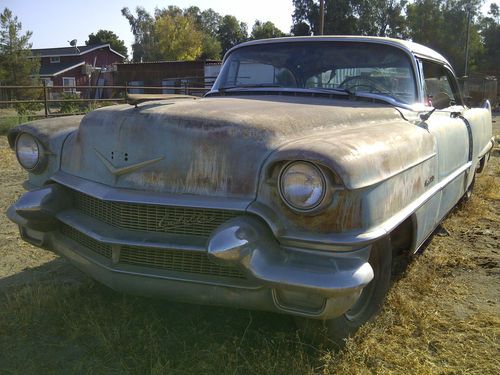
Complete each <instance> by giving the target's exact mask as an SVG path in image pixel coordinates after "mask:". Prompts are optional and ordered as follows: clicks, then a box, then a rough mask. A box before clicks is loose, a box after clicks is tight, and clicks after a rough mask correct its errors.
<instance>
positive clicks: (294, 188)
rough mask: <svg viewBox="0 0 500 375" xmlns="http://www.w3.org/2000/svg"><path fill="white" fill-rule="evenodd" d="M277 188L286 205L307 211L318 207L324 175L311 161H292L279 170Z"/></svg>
mask: <svg viewBox="0 0 500 375" xmlns="http://www.w3.org/2000/svg"><path fill="white" fill-rule="evenodd" d="M279 190H280V194H281V198H282V199H283V200H284V201H285V203H286V204H287V205H288V206H290V207H291V208H293V209H295V210H298V211H309V210H312V209H314V208H316V207H318V206H319V204H320V203H321V202H322V200H323V198H324V197H325V192H326V180H325V176H324V175H323V172H322V171H321V170H320V169H319V168H318V167H317V166H316V165H314V164H312V163H309V162H305V161H297V162H292V163H290V164H288V165H286V166H285V167H284V168H283V170H282V172H281V175H280V181H279Z"/></svg>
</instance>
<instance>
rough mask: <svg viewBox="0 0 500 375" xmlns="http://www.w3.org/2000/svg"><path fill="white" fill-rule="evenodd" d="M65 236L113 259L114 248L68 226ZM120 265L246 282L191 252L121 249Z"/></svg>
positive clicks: (63, 230)
mask: <svg viewBox="0 0 500 375" xmlns="http://www.w3.org/2000/svg"><path fill="white" fill-rule="evenodd" d="M61 233H62V234H63V235H65V236H66V237H68V238H70V239H72V240H73V241H75V242H77V243H79V244H80V245H82V246H84V247H86V248H87V249H89V250H91V251H92V252H94V253H96V254H99V255H101V256H103V257H105V258H107V259H112V249H111V245H108V244H105V243H102V242H99V241H97V240H95V239H93V238H91V237H89V236H87V235H86V234H83V233H82V232H80V231H78V230H76V229H74V228H73V227H71V226H69V225H66V224H62V227H61ZM119 263H122V264H130V265H136V266H141V267H147V268H155V269H161V270H166V271H175V272H180V273H186V274H196V275H209V276H217V277H228V278H233V279H245V276H244V275H243V274H242V272H241V271H240V270H239V269H238V268H236V267H230V266H221V265H218V264H216V263H214V262H212V261H211V260H210V259H209V258H208V256H207V254H206V253H203V252H195V251H189V250H177V249H168V248H165V249H157V248H150V247H142V246H120V255H119Z"/></svg>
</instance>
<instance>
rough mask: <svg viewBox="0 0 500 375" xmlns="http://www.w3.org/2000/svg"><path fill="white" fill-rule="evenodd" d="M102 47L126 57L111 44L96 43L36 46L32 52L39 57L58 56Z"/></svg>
mask: <svg viewBox="0 0 500 375" xmlns="http://www.w3.org/2000/svg"><path fill="white" fill-rule="evenodd" d="M100 48H109V50H110V51H111V52H113V53H115V54H117V55H118V56H120V57H123V58H125V56H123V55H122V54H121V53H118V52H116V51H115V50H114V49H112V48H111V46H110V45H109V44H96V45H90V46H77V47H57V48H36V49H32V50H31V53H32V54H33V55H37V56H39V57H57V56H81V55H84V54H86V53H89V52H91V51H95V50H97V49H100Z"/></svg>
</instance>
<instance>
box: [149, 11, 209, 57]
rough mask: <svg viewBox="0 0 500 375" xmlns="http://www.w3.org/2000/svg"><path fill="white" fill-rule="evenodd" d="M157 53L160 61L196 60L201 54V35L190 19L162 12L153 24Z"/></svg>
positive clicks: (178, 14) (174, 13) (182, 15)
mask: <svg viewBox="0 0 500 375" xmlns="http://www.w3.org/2000/svg"><path fill="white" fill-rule="evenodd" d="M154 31H155V35H156V37H157V40H158V52H159V55H160V56H161V59H162V60H196V59H197V58H199V57H200V55H201V53H202V41H201V40H202V34H201V32H199V31H198V30H197V29H196V25H195V21H194V19H193V18H192V17H190V16H188V15H184V14H182V13H176V12H168V11H167V12H164V13H163V14H161V15H160V16H159V17H158V18H157V19H156V22H155V27H154Z"/></svg>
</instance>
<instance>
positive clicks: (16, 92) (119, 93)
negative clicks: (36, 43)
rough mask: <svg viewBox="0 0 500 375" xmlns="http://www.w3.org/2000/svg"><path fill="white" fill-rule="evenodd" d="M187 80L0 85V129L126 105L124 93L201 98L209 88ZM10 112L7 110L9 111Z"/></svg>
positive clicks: (125, 94)
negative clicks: (165, 83) (134, 83)
mask: <svg viewBox="0 0 500 375" xmlns="http://www.w3.org/2000/svg"><path fill="white" fill-rule="evenodd" d="M190 78H191V79H190V80H187V79H186V80H178V81H177V82H176V85H174V86H130V85H125V86H108V85H103V86H101V85H97V86H52V85H46V84H45V82H44V84H43V85H32V86H2V85H0V127H1V125H2V124H6V123H9V124H11V125H16V121H15V120H16V119H17V120H18V121H17V123H20V122H25V121H31V120H35V119H39V118H46V117H56V116H68V115H75V114H85V113H87V112H88V111H90V110H92V109H95V108H99V107H102V106H106V105H112V104H120V103H125V102H126V97H127V94H131V93H138V92H141V93H158V94H162V93H165V92H167V90H168V92H169V93H173V94H185V95H195V96H202V95H203V94H205V93H206V92H207V91H208V90H209V89H210V88H209V86H207V85H206V84H202V85H199V86H193V85H192V84H191V83H192V82H193V80H192V77H190ZM9 109H10V110H9Z"/></svg>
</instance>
